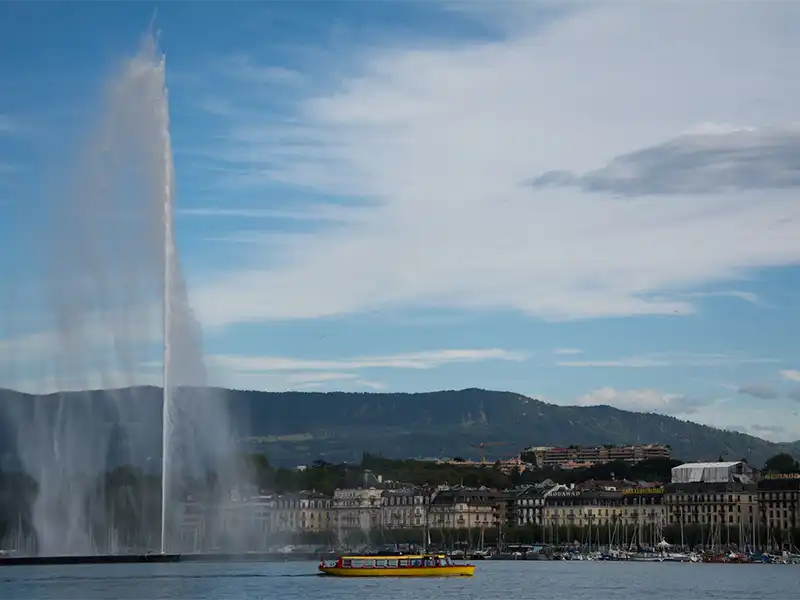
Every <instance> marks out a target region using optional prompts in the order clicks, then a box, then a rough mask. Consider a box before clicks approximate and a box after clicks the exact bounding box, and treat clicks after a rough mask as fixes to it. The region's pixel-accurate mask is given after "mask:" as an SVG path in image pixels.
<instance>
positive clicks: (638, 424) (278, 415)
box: [0, 387, 800, 468]
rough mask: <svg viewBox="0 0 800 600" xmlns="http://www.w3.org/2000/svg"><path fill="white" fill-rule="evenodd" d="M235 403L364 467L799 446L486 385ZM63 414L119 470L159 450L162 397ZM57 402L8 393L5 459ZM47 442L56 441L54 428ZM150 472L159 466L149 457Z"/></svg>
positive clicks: (239, 417)
mask: <svg viewBox="0 0 800 600" xmlns="http://www.w3.org/2000/svg"><path fill="white" fill-rule="evenodd" d="M216 391H217V392H218V393H219V395H220V399H221V401H224V402H226V403H227V404H228V407H229V411H230V414H231V416H232V422H233V426H234V428H235V430H236V435H237V436H238V437H239V438H241V439H246V440H248V441H247V445H248V446H250V447H251V448H253V449H258V450H263V451H265V452H266V453H267V454H268V456H269V458H270V460H271V461H272V462H273V463H276V464H284V465H294V464H304V463H308V462H310V461H313V460H315V459H319V458H322V459H324V460H327V461H354V460H359V459H360V457H361V453H362V452H364V451H368V452H372V453H381V454H383V455H384V456H387V457H414V456H418V457H425V456H427V457H430V456H460V457H464V458H469V457H472V458H478V457H479V456H480V452H479V450H478V449H477V448H476V447H475V446H476V445H477V444H478V443H480V442H495V443H502V444H492V445H487V447H486V449H485V451H486V458H487V460H496V459H498V458H502V457H506V456H511V455H513V454H516V453H518V452H519V450H520V449H522V448H523V447H525V446H531V445H537V446H538V445H548V446H549V445H554V446H557V445H569V444H579V445H594V444H632V443H662V444H669V445H670V446H671V447H672V452H673V456H674V457H676V458H679V459H683V460H716V459H717V458H718V457H719V456H720V455H725V456H726V457H728V458H730V459H736V460H738V459H740V458H747V459H748V460H749V461H750V462H751V463H752V464H754V465H757V466H760V465H761V464H763V462H764V461H765V460H766V459H767V458H769V457H770V456H772V455H774V454H776V453H778V452H783V451H787V452H790V453H792V454H794V455H795V456H798V455H800V441H798V442H794V443H788V444H775V443H772V442H768V441H766V440H762V439H759V438H756V437H753V436H749V435H745V434H743V433H735V432H731V431H723V430H720V429H715V428H713V427H707V426H704V425H698V424H696V423H690V422H686V421H681V420H678V419H675V418H672V417H667V416H663V415H657V414H650V413H636V412H628V411H623V410H619V409H616V408H612V407H610V406H592V407H573V406H557V405H552V404H546V403H544V402H541V401H539V400H535V399H532V398H527V397H525V396H521V395H519V394H514V393H510V392H496V391H488V390H479V389H466V390H458V391H455V390H452V391H439V392H429V393H421V394H383V393H380V394H379V393H345V392H329V393H306V392H282V393H273V392H258V391H241V390H216ZM61 399H62V402H61V403H60V404H61V410H62V411H68V412H71V413H72V414H74V415H75V418H76V419H77V420H79V422H80V423H81V431H82V432H83V433H84V434H85V435H91V432H102V433H103V434H104V435H106V436H110V437H111V440H110V442H109V443H108V447H107V452H108V460H109V461H110V462H111V463H122V462H133V463H135V464H141V465H144V464H145V462H146V461H147V458H148V457H150V458H151V459H152V458H153V457H154V455H156V456H157V455H159V453H160V436H161V433H160V418H161V391H160V390H159V389H158V388H153V387H142V388H127V389H123V390H113V391H92V392H80V393H67V394H62V395H61ZM58 405H59V402H58V397H57V396H54V395H48V396H30V395H27V394H21V393H19V392H14V391H8V390H0V456H3V463H2V465H5V468H9V467H10V465H11V464H13V463H14V462H15V460H14V458H15V457H14V451H13V431H14V430H13V427H14V425H13V421H12V420H11V419H10V418H9V415H10V414H24V415H27V416H28V417H30V416H32V414H33V412H34V411H37V413H38V414H39V415H45V416H47V418H48V419H54V417H55V414H56V411H57V410H58ZM41 435H45V433H44V430H43V431H42V433H41ZM149 464H150V465H155V464H157V461H152V460H151V461H150V462H149Z"/></svg>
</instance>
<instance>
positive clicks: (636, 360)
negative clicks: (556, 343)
mask: <svg viewBox="0 0 800 600" xmlns="http://www.w3.org/2000/svg"><path fill="white" fill-rule="evenodd" d="M780 362H781V361H780V359H777V358H750V357H741V356H729V355H725V354H702V353H700V354H690V353H687V354H663V353H661V354H658V353H656V354H645V355H641V356H629V357H623V358H616V359H606V360H562V361H558V362H557V363H556V365H557V366H559V367H598V368H599V367H607V368H626V369H648V368H656V367H673V366H697V367H702V366H707V367H712V366H719V365H731V364H771V363H780Z"/></svg>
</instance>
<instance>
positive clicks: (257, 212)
mask: <svg viewBox="0 0 800 600" xmlns="http://www.w3.org/2000/svg"><path fill="white" fill-rule="evenodd" d="M178 215H179V216H186V217H212V218H215V219H216V218H235V219H286V220H292V221H341V222H355V221H359V220H362V218H363V211H358V210H356V209H353V208H349V207H344V206H335V205H330V204H316V205H312V206H308V207H306V208H304V209H302V210H297V209H295V210H286V209H279V208H218V207H206V208H184V209H181V210H180V211H178Z"/></svg>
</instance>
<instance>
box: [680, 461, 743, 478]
mask: <svg viewBox="0 0 800 600" xmlns="http://www.w3.org/2000/svg"><path fill="white" fill-rule="evenodd" d="M743 466H744V465H743V464H742V462H741V461H736V462H704V463H686V464H683V465H678V466H677V467H673V468H672V483H728V482H731V481H733V480H734V477H733V476H734V475H735V474H739V473H741V472H742V470H743V469H742V467H743Z"/></svg>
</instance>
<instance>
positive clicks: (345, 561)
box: [342, 558, 353, 567]
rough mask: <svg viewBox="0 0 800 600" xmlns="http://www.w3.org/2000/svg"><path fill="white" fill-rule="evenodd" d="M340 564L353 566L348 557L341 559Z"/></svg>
mask: <svg viewBox="0 0 800 600" xmlns="http://www.w3.org/2000/svg"><path fill="white" fill-rule="evenodd" d="M342 566H343V567H352V566H353V561H352V560H350V559H349V558H346V559H345V560H343V561H342Z"/></svg>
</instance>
